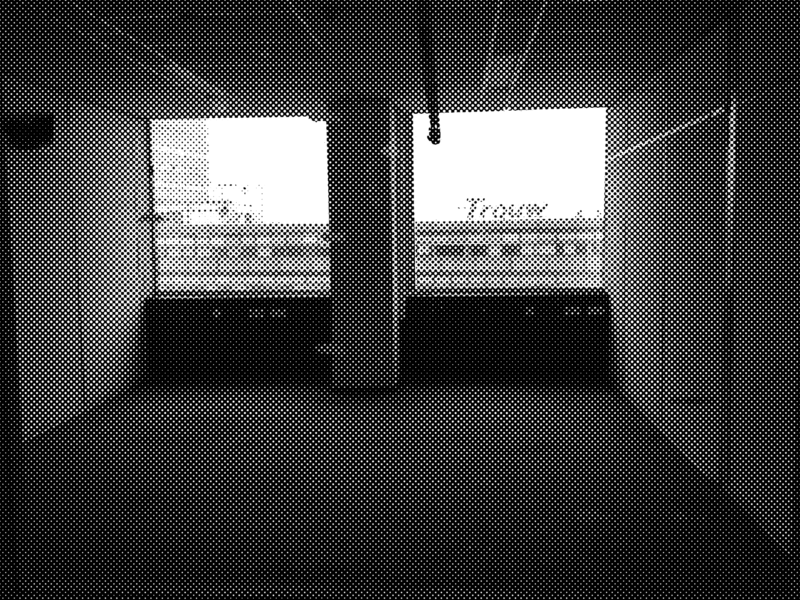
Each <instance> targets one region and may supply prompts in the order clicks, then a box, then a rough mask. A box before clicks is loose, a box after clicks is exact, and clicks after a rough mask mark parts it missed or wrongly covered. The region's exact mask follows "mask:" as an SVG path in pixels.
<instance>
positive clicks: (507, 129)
mask: <svg viewBox="0 0 800 600" xmlns="http://www.w3.org/2000/svg"><path fill="white" fill-rule="evenodd" d="M428 122H429V121H428V115H426V114H420V115H414V209H415V219H416V221H418V222H420V221H457V222H462V221H526V220H541V219H572V218H575V217H579V218H588V219H602V216H603V190H604V177H605V128H606V109H605V108H589V109H568V110H532V111H506V112H475V113H446V114H443V115H441V127H442V141H441V143H439V144H438V145H433V144H431V143H430V142H429V141H428V140H427V139H426V137H427V135H428Z"/></svg>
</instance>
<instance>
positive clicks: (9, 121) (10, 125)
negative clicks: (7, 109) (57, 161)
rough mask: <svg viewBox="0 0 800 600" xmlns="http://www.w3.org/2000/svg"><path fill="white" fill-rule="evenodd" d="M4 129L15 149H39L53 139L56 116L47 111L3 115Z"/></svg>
mask: <svg viewBox="0 0 800 600" xmlns="http://www.w3.org/2000/svg"><path fill="white" fill-rule="evenodd" d="M2 130H3V134H4V135H5V136H6V139H8V143H9V145H10V146H11V147H12V148H14V149H15V150H39V149H40V148H44V147H45V146H47V145H48V144H49V143H50V142H52V141H53V136H54V135H55V116H54V115H53V114H52V113H46V112H27V113H17V114H14V115H10V116H6V117H3V119H2Z"/></svg>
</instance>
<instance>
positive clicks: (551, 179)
mask: <svg viewBox="0 0 800 600" xmlns="http://www.w3.org/2000/svg"><path fill="white" fill-rule="evenodd" d="M605 118H606V113H605V109H602V108H599V109H582V110H538V111H514V112H483V113H478V112H476V113H447V114H443V115H441V123H442V142H441V144H438V145H435V146H434V145H432V144H431V143H430V142H429V141H428V140H427V139H426V136H427V132H428V117H427V115H424V114H423V115H415V116H414V196H415V198H414V206H415V228H416V259H415V268H416V286H417V288H419V289H430V288H439V289H459V288H476V287H479V288H486V289H496V288H502V287H524V288H527V287H598V286H600V285H601V284H602V269H601V258H602V233H603V230H602V223H603V189H604V175H605ZM151 150H152V162H153V193H154V209H155V212H156V214H157V216H158V219H159V220H158V222H157V225H156V250H157V261H158V289H159V290H160V291H162V292H190V293H191V292H200V293H203V292H209V291H219V292H243V293H254V294H258V293H274V292H281V291H301V292H311V293H322V294H324V293H327V292H328V291H329V289H330V262H329V237H328V189H327V188H328V170H327V140H326V127H325V123H324V122H315V121H312V120H311V119H309V118H306V117H292V118H270V119H207V120H160V121H152V122H151Z"/></svg>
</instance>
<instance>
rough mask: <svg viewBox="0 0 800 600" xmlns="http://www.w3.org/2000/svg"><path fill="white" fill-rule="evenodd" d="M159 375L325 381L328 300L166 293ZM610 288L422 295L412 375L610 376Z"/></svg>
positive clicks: (149, 321) (156, 321)
mask: <svg viewBox="0 0 800 600" xmlns="http://www.w3.org/2000/svg"><path fill="white" fill-rule="evenodd" d="M144 316H145V319H144V321H145V327H144V341H145V348H146V350H145V351H146V355H147V357H148V359H149V364H150V368H151V375H152V376H153V377H156V378H191V379H195V378H212V379H230V378H235V379H256V380H271V381H317V382H327V381H328V380H329V375H330V361H331V359H330V354H329V353H327V352H326V351H325V350H326V347H329V345H330V342H331V322H330V298H328V297H305V298H302V297H298V298H288V297H286V298H202V299H201V298H184V299H180V298H161V299H151V300H150V301H149V302H148V304H147V306H146V308H145V314H144ZM609 323H610V319H609V305H608V297H607V295H606V294H605V292H602V291H592V290H580V291H568V290H566V291H565V290H557V291H552V292H547V293H536V294H531V293H529V292H528V293H525V292H520V293H519V294H518V295H514V294H508V293H506V294H504V295H483V296H482V295H476V294H474V293H472V294H470V295H468V294H463V295H448V296H441V295H434V294H428V295H422V294H420V295H417V296H414V297H412V298H411V299H410V300H409V303H408V306H407V311H406V318H405V320H404V321H403V323H402V335H401V343H402V361H403V377H404V378H406V379H407V380H413V381H450V382H453V381H470V382H479V381H486V382H495V383H503V382H531V383H536V382H541V383H557V382H587V383H608V381H607V375H608V372H609V364H608V360H609V354H610V324H609Z"/></svg>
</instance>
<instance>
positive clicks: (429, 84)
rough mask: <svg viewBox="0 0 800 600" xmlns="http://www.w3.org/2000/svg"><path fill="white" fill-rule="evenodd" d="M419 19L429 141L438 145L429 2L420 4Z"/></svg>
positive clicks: (440, 134)
mask: <svg viewBox="0 0 800 600" xmlns="http://www.w3.org/2000/svg"><path fill="white" fill-rule="evenodd" d="M417 18H418V23H417V25H418V33H419V45H420V54H421V57H422V71H423V73H422V75H423V81H424V84H425V95H426V97H427V103H428V115H429V116H430V129H429V131H428V140H429V141H430V142H431V144H438V143H439V142H440V141H441V139H442V132H441V130H440V128H439V102H438V90H437V89H436V63H435V62H434V60H433V58H434V57H433V45H432V43H431V32H430V26H429V24H428V3H427V0H421V1H420V2H419V4H418V14H417Z"/></svg>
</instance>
